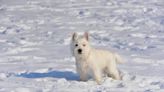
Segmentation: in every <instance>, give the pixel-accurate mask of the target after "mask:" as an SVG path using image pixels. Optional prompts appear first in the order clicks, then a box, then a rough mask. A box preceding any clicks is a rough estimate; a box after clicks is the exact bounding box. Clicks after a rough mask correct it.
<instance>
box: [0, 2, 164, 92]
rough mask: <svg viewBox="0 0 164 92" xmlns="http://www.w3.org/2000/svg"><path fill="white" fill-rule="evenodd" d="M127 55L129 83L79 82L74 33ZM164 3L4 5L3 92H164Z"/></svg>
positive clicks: (0, 26)
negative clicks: (72, 46)
mask: <svg viewBox="0 0 164 92" xmlns="http://www.w3.org/2000/svg"><path fill="white" fill-rule="evenodd" d="M84 31H89V33H90V42H91V43H92V45H93V46H94V47H98V48H105V49H107V50H111V51H115V52H118V53H119V54H121V55H122V56H123V57H124V60H125V61H126V63H125V64H121V65H119V66H118V68H119V69H120V71H121V74H122V77H123V80H121V81H118V80H112V79H111V78H104V79H103V83H102V84H101V85H97V84H96V83H95V81H93V80H92V79H90V80H89V81H87V82H82V81H79V76H78V75H77V73H76V71H75V60H74V58H73V57H72V55H71V53H70V47H69V45H70V44H69V43H70V38H71V35H72V32H80V33H83V32H84ZM163 76H164V0H0V92H164V77H163Z"/></svg>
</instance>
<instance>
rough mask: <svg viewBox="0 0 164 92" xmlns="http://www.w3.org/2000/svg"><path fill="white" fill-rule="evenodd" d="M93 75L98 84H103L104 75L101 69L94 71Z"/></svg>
mask: <svg viewBox="0 0 164 92" xmlns="http://www.w3.org/2000/svg"><path fill="white" fill-rule="evenodd" d="M93 77H94V79H95V80H96V82H97V84H101V80H102V75H101V71H99V70H94V71H93Z"/></svg>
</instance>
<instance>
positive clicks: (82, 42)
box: [71, 32, 122, 84]
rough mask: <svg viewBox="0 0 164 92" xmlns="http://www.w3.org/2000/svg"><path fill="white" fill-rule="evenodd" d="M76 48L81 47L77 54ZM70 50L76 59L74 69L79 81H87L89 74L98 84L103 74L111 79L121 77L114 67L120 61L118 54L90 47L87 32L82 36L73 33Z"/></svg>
mask: <svg viewBox="0 0 164 92" xmlns="http://www.w3.org/2000/svg"><path fill="white" fill-rule="evenodd" d="M78 49H81V50H82V53H80V54H79V53H78ZM71 50H72V52H73V55H74V56H75V59H76V69H77V73H78V74H79V75H80V80H81V81H87V80H88V77H89V76H91V77H93V78H94V79H95V80H96V82H97V83H98V84H100V83H101V80H102V76H103V74H105V75H108V76H110V77H112V78H113V79H117V80H120V79H121V77H120V75H119V71H118V69H117V67H116V64H117V63H121V62H122V60H121V58H120V56H119V55H118V54H116V53H112V52H109V51H106V50H100V49H94V48H92V47H91V46H90V44H89V36H88V33H87V32H85V33H84V35H83V36H78V35H77V33H74V34H73V36H72V43H71Z"/></svg>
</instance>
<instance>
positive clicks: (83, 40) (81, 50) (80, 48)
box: [71, 32, 90, 57]
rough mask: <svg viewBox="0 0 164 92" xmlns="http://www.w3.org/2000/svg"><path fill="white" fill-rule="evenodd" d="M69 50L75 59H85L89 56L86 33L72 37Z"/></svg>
mask: <svg viewBox="0 0 164 92" xmlns="http://www.w3.org/2000/svg"><path fill="white" fill-rule="evenodd" d="M71 49H72V52H73V55H74V56H75V57H85V56H87V55H88V54H89V51H90V44H89V35H88V33H87V32H85V33H84V35H81V36H79V35H78V34H77V33H73V35H72V43H71Z"/></svg>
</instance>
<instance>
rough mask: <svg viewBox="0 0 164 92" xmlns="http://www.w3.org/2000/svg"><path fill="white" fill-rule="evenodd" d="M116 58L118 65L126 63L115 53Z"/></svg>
mask: <svg viewBox="0 0 164 92" xmlns="http://www.w3.org/2000/svg"><path fill="white" fill-rule="evenodd" d="M114 57H115V61H116V63H117V64H123V63H124V61H123V59H122V58H121V56H120V55H118V54H117V53H114Z"/></svg>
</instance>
